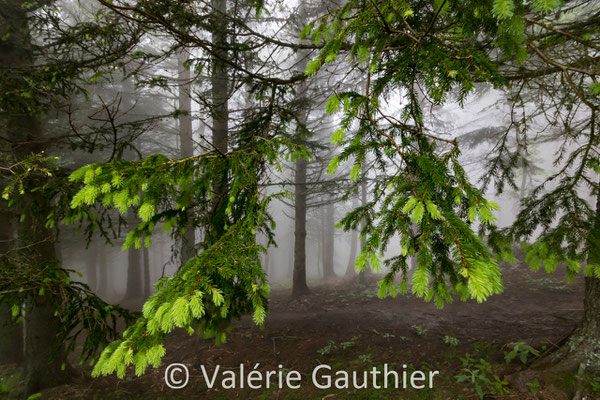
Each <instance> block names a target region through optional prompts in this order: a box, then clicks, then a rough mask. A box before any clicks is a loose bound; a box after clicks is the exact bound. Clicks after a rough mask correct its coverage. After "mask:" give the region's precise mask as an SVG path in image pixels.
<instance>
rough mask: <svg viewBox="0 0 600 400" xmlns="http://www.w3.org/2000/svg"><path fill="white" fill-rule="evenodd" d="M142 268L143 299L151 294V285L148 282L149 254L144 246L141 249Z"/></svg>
mask: <svg viewBox="0 0 600 400" xmlns="http://www.w3.org/2000/svg"><path fill="white" fill-rule="evenodd" d="M142 257H143V267H144V295H143V296H144V299H147V298H148V297H150V295H151V294H152V283H151V282H150V252H149V251H148V248H147V247H146V246H144V247H143V248H142Z"/></svg>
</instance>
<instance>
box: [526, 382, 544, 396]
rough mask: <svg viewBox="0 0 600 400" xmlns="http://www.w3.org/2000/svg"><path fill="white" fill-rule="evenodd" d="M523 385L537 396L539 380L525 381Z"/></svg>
mask: <svg viewBox="0 0 600 400" xmlns="http://www.w3.org/2000/svg"><path fill="white" fill-rule="evenodd" d="M525 385H526V386H527V387H528V388H529V391H530V392H531V394H532V395H534V396H537V394H538V393H539V392H540V382H539V381H533V382H527V383H525Z"/></svg>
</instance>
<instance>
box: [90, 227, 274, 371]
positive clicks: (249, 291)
mask: <svg viewBox="0 0 600 400" xmlns="http://www.w3.org/2000/svg"><path fill="white" fill-rule="evenodd" d="M250 227H251V225H249V223H248V221H247V220H243V221H240V222H239V223H237V224H235V225H233V226H231V227H229V229H228V230H227V232H226V233H225V234H224V235H223V236H222V237H221V239H219V240H218V241H217V242H216V243H215V244H213V245H212V246H211V247H209V248H208V249H206V250H205V251H204V252H202V253H201V254H200V255H198V256H196V257H194V258H192V259H190V260H189V261H188V262H187V263H186V264H185V265H184V266H183V267H182V268H181V270H180V271H179V273H178V274H177V275H175V276H171V277H166V278H163V279H161V280H160V281H159V282H158V283H157V285H156V293H155V294H154V295H152V296H151V297H150V298H149V299H148V301H147V302H146V303H145V304H144V307H143V317H142V318H140V319H139V320H138V321H137V322H136V323H135V324H134V325H132V326H131V327H129V328H128V329H127V330H126V331H125V332H124V334H123V337H122V339H120V340H118V341H115V342H113V343H111V345H110V346H108V347H107V348H106V349H105V350H104V351H103V352H102V355H101V357H100V359H99V360H98V362H97V363H96V365H95V367H94V371H93V375H94V376H99V375H107V374H111V373H114V372H116V373H117V375H118V376H119V377H123V376H124V374H125V368H126V367H127V366H129V365H134V366H135V372H136V374H137V375H141V374H143V373H144V371H145V370H146V368H147V367H148V366H150V365H151V366H153V367H155V368H156V367H158V366H159V365H160V360H161V358H162V357H163V356H164V354H165V349H164V347H163V346H162V341H163V338H164V336H165V335H166V334H168V333H169V332H171V331H172V330H173V329H174V328H176V327H177V328H185V329H188V330H189V331H190V332H194V331H197V332H198V333H203V334H204V336H205V337H207V338H210V337H214V338H215V340H216V342H217V343H221V342H223V341H224V340H225V333H224V329H225V328H226V327H227V325H228V324H229V322H230V321H231V319H232V318H234V317H240V316H241V315H243V314H248V313H253V314H254V321H255V322H256V323H257V324H258V325H262V323H263V321H264V318H265V315H266V299H267V295H268V292H269V289H268V286H267V284H266V278H265V276H264V273H263V271H262V268H261V265H260V257H259V256H260V254H261V252H262V251H263V250H264V249H263V247H262V246H260V245H257V244H256V243H255V239H254V235H253V234H252V231H251V229H249V228H250ZM234 278H235V279H234Z"/></svg>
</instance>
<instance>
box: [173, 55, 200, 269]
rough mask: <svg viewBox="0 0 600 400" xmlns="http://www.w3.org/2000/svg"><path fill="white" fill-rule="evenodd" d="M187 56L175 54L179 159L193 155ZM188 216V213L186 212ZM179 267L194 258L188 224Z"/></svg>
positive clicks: (191, 233)
mask: <svg viewBox="0 0 600 400" xmlns="http://www.w3.org/2000/svg"><path fill="white" fill-rule="evenodd" d="M188 59H189V55H188V53H187V52H186V51H185V49H182V50H180V51H179V52H178V53H177V61H178V80H179V111H180V114H179V150H180V155H181V157H183V158H185V157H191V156H193V155H194V140H193V137H192V134H193V133H192V98H191V92H192V83H191V81H190V70H189V69H188V68H187V67H186V66H185V63H186V62H187V61H188ZM188 216H189V211H188ZM181 239H182V240H181V241H182V243H181V265H183V264H185V263H186V262H187V261H188V260H189V259H190V258H192V257H194V254H195V252H194V245H195V243H196V236H195V232H194V225H193V224H192V223H190V222H188V223H187V224H186V225H185V230H184V233H183V237H182V238H181Z"/></svg>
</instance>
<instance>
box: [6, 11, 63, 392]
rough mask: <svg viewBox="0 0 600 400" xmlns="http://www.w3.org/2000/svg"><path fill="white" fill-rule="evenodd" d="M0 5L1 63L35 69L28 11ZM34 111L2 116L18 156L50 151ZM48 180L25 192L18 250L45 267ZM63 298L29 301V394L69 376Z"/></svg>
mask: <svg viewBox="0 0 600 400" xmlns="http://www.w3.org/2000/svg"><path fill="white" fill-rule="evenodd" d="M0 9H1V10H2V12H1V13H0V36H2V37H3V40H1V41H0V67H2V68H7V69H15V70H18V69H19V68H28V67H31V66H32V65H33V64H34V62H35V60H34V58H33V55H32V52H31V37H30V34H29V26H28V23H29V16H28V10H27V9H26V8H25V7H23V6H22V2H21V1H19V0H0ZM6 33H9V34H8V35H7V34H6ZM30 111H31V110H26V109H23V110H11V112H10V114H6V113H4V114H3V115H2V117H3V118H2V119H3V122H4V123H5V132H3V133H5V134H6V138H8V140H9V141H10V142H12V143H13V146H12V149H11V151H12V155H13V157H14V158H15V160H22V159H24V158H25V157H27V156H29V155H31V154H39V153H40V152H41V151H42V150H44V146H43V143H44V141H43V140H41V139H43V135H42V129H41V124H40V120H39V119H38V118H37V117H35V116H32V115H31V113H30ZM44 183H45V182H44V180H43V179H41V178H39V179H32V180H30V181H27V182H26V184H27V187H26V188H25V194H24V195H23V196H21V198H20V199H19V201H20V202H21V204H22V205H23V208H24V209H25V210H26V219H25V221H24V222H23V223H20V224H19V225H18V226H17V228H16V230H17V237H18V241H17V248H22V249H23V250H19V251H18V252H17V256H18V257H19V258H20V259H21V260H22V261H23V262H24V263H28V264H30V265H31V266H32V267H34V268H36V267H39V268H45V267H46V266H47V265H48V263H50V262H54V261H55V260H56V251H55V247H54V244H55V240H54V235H53V232H52V231H51V230H49V229H47V228H46V227H45V223H46V217H47V216H48V214H49V212H50V211H51V210H52V204H51V203H50V201H49V199H48V197H47V196H46V194H45V193H44V191H43V190H38V191H36V192H31V190H32V189H33V188H36V187H41V186H42V185H43V184H44ZM58 301H59V300H58V299H56V298H55V297H53V296H52V295H51V294H45V295H42V296H33V297H31V298H30V299H29V300H28V301H26V303H25V305H24V307H25V316H24V319H23V329H24V337H23V343H24V349H23V352H24V353H23V354H24V357H25V363H24V369H25V371H24V375H25V380H24V382H23V386H22V387H23V391H24V392H25V395H26V396H28V395H30V394H32V393H36V392H38V391H39V390H40V389H42V388H45V387H50V386H54V385H57V384H60V383H62V382H63V381H64V380H65V378H66V376H65V374H64V373H62V372H61V368H60V365H61V364H62V361H63V357H61V356H62V354H59V353H53V350H54V349H56V348H57V347H56V346H57V345H60V344H57V343H55V341H54V339H55V337H56V328H57V326H58V320H57V318H56V317H55V316H54V310H55V305H56V304H57V302H58ZM2 339H4V338H2ZM54 355H56V356H54Z"/></svg>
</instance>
